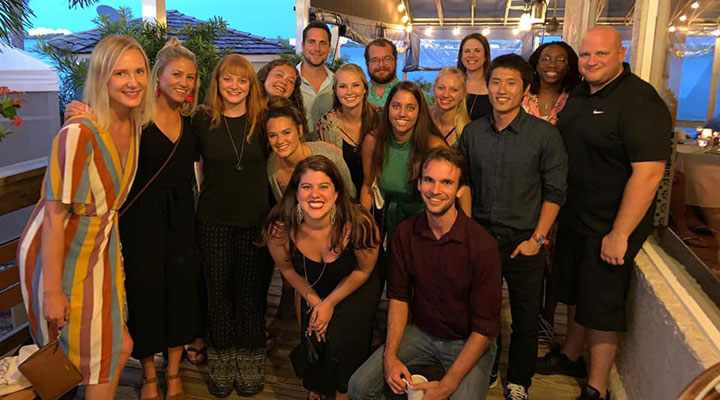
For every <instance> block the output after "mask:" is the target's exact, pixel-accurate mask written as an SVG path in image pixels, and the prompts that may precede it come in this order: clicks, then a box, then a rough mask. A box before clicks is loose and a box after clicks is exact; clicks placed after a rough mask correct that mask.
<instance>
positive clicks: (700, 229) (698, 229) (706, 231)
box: [690, 224, 713, 236]
mask: <svg viewBox="0 0 720 400" xmlns="http://www.w3.org/2000/svg"><path fill="white" fill-rule="evenodd" d="M690 230H691V231H693V232H695V233H698V234H700V235H705V236H712V234H713V228H711V227H709V226H707V225H704V224H703V225H698V226H693V227H692V228H690Z"/></svg>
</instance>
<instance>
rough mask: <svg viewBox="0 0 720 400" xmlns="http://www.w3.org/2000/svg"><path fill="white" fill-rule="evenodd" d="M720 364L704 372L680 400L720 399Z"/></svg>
mask: <svg viewBox="0 0 720 400" xmlns="http://www.w3.org/2000/svg"><path fill="white" fill-rule="evenodd" d="M718 388H720V363H717V364H715V365H713V366H712V367H710V368H708V369H706V370H705V371H703V372H702V373H701V374H700V375H698V376H697V377H696V378H695V379H693V381H692V382H690V384H689V385H687V387H686V388H685V390H683V391H682V393H680V396H678V400H717V399H720V392H719V391H718Z"/></svg>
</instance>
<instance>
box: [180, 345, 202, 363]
mask: <svg viewBox="0 0 720 400" xmlns="http://www.w3.org/2000/svg"><path fill="white" fill-rule="evenodd" d="M184 349H185V358H186V359H187V360H188V361H190V364H192V365H202V364H205V361H207V348H202V349H198V348H195V347H192V346H188V345H186V346H184ZM191 353H192V354H195V355H194V356H190V354H191Z"/></svg>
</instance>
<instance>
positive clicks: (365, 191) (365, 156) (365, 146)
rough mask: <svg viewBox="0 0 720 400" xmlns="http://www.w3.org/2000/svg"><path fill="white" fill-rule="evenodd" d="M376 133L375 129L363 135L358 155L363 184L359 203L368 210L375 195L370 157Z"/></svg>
mask: <svg viewBox="0 0 720 400" xmlns="http://www.w3.org/2000/svg"><path fill="white" fill-rule="evenodd" d="M375 135H377V133H376V132H375V131H373V132H370V133H368V134H367V135H365V139H363V142H362V149H361V150H360V157H361V159H362V168H363V185H362V188H360V204H362V206H363V207H365V209H366V210H370V209H371V208H372V206H373V203H374V202H375V197H374V194H373V190H372V185H373V182H375V176H372V172H371V170H372V159H373V154H374V153H375V146H376V145H377V138H376V136H375Z"/></svg>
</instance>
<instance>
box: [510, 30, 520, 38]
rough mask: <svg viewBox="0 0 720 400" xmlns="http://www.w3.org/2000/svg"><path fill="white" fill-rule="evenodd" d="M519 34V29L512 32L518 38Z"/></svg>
mask: <svg viewBox="0 0 720 400" xmlns="http://www.w3.org/2000/svg"><path fill="white" fill-rule="evenodd" d="M519 33H520V29H518V28H513V30H512V34H513V35H515V36H517V35H518V34H519Z"/></svg>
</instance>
